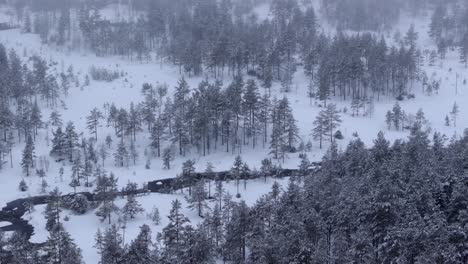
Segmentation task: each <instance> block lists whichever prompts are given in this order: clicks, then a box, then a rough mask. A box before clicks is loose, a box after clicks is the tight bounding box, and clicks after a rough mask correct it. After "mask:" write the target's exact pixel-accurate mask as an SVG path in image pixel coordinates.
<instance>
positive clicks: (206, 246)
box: [122, 123, 468, 263]
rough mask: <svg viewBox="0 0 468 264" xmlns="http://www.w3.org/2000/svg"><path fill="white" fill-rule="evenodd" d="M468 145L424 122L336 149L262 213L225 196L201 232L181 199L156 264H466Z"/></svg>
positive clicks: (268, 201) (271, 196)
mask: <svg viewBox="0 0 468 264" xmlns="http://www.w3.org/2000/svg"><path fill="white" fill-rule="evenodd" d="M467 142H468V133H465V134H464V135H463V136H462V138H460V139H452V140H450V141H447V139H446V138H445V137H444V136H443V135H441V134H438V133H435V134H434V138H433V140H432V142H431V140H429V138H428V133H427V132H425V131H423V130H421V128H420V126H419V125H418V123H415V125H414V126H413V127H412V129H411V134H410V136H409V138H408V140H407V141H402V140H397V141H395V142H394V143H393V144H390V142H388V141H387V140H386V139H385V138H384V135H383V133H379V135H378V137H377V139H375V141H374V143H375V144H374V146H373V147H372V148H366V147H365V146H364V144H363V142H362V141H361V140H360V139H356V140H354V141H352V142H351V143H350V144H349V146H348V147H347V148H346V149H345V150H344V151H342V152H341V151H339V150H338V149H337V146H336V144H333V145H332V147H331V148H330V150H329V151H328V153H327V154H326V156H325V157H324V159H323V163H322V168H321V170H320V171H319V172H318V173H317V174H316V175H314V177H306V178H305V182H304V183H301V182H300V181H301V179H302V178H293V179H292V180H291V181H290V183H289V185H288V186H287V187H286V188H285V189H281V188H280V187H279V186H278V184H275V185H274V186H273V188H272V190H271V192H270V193H268V194H265V195H264V196H262V197H261V198H260V199H259V200H258V201H257V203H256V204H255V205H253V206H252V207H249V206H247V205H246V204H245V203H244V202H233V201H232V200H230V199H229V195H227V194H225V195H222V196H224V199H222V201H221V202H220V203H219V204H220V205H221V206H218V202H216V203H214V208H212V210H211V211H210V212H209V213H207V214H205V220H204V221H203V222H202V223H201V224H200V225H199V226H198V227H197V228H193V227H192V226H191V225H190V222H189V221H188V219H187V218H186V217H184V216H183V215H182V213H181V211H180V209H181V205H180V203H179V202H177V201H175V202H174V203H173V209H172V210H171V214H170V216H169V222H170V223H169V224H168V225H167V227H166V228H164V230H163V232H162V234H161V235H160V236H159V238H160V239H162V242H163V243H162V246H161V247H160V248H159V249H158V250H154V251H153V252H154V255H153V257H154V258H155V260H153V262H152V263H159V262H161V263H166V262H176V261H177V262H180V263H193V262H197V263H209V262H210V261H213V260H214V259H220V258H221V259H223V260H224V261H228V262H233V263H272V262H275V263H296V262H301V263H315V262H316V263H344V262H359V263H385V262H396V261H400V262H405V263H406V262H413V263H418V262H424V263H433V262H441V263H447V262H451V263H464V262H465V261H466V259H467V255H466V245H465V239H464V238H465V236H467V234H466V230H465V222H466V221H465V218H466V217H465V215H466V210H467V208H466V205H465V202H464V201H465V200H466V199H467V197H466V196H467V194H466V191H465V184H464V182H465V181H464V179H465V176H464V175H465V167H466V166H467V164H466V161H465V159H464V158H463V156H461V155H459V153H464V152H466V151H467V149H466V146H467V144H466V143H467ZM429 175H430V176H429ZM214 196H215V199H218V194H215V195H214ZM420 227H424V228H420ZM192 239H194V240H192ZM189 241H193V243H189ZM123 255H125V254H123ZM123 255H122V256H123Z"/></svg>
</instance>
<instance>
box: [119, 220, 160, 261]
mask: <svg viewBox="0 0 468 264" xmlns="http://www.w3.org/2000/svg"><path fill="white" fill-rule="evenodd" d="M152 245H153V242H152V241H151V229H150V228H149V226H147V225H143V226H141V227H140V233H139V234H138V236H137V237H136V238H135V240H133V241H132V243H130V246H129V248H128V251H127V252H126V254H125V256H124V260H123V263H129V264H132V263H135V264H136V263H138V264H151V263H154V257H153V252H152V250H151V247H152Z"/></svg>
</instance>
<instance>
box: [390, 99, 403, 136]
mask: <svg viewBox="0 0 468 264" xmlns="http://www.w3.org/2000/svg"><path fill="white" fill-rule="evenodd" d="M392 119H393V125H394V126H395V128H396V129H397V130H400V124H401V123H402V121H403V111H402V110H401V107H400V104H399V103H398V102H396V103H395V105H394V106H393V112H392Z"/></svg>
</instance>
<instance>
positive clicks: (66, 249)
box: [44, 227, 83, 264]
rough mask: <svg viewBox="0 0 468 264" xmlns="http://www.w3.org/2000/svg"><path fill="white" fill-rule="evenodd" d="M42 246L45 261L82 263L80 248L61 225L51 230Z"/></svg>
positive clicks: (71, 263) (55, 263)
mask: <svg viewBox="0 0 468 264" xmlns="http://www.w3.org/2000/svg"><path fill="white" fill-rule="evenodd" d="M44 248H45V250H44V251H45V260H46V263H54V264H61V263H67V264H68V263H69V264H82V263H83V260H82V256H81V250H80V249H79V248H78V246H77V245H76V244H75V242H74V240H73V239H72V238H71V236H70V234H69V233H67V232H66V231H65V230H64V229H63V228H62V227H59V228H54V229H53V230H51V232H50V233H49V237H48V239H47V241H46V243H45V247H44Z"/></svg>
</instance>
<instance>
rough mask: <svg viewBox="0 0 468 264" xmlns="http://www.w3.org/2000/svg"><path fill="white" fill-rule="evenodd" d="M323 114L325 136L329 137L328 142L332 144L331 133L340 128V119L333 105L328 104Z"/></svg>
mask: <svg viewBox="0 0 468 264" xmlns="http://www.w3.org/2000/svg"><path fill="white" fill-rule="evenodd" d="M324 114H325V115H324V116H325V124H326V129H327V130H328V133H327V134H328V135H329V136H330V142H333V135H334V134H333V131H334V130H335V129H336V128H338V127H339V126H340V123H341V117H340V115H339V112H338V110H337V109H336V105H335V104H328V106H327V108H326V110H325V112H324Z"/></svg>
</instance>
